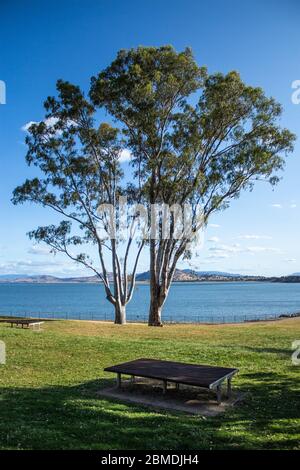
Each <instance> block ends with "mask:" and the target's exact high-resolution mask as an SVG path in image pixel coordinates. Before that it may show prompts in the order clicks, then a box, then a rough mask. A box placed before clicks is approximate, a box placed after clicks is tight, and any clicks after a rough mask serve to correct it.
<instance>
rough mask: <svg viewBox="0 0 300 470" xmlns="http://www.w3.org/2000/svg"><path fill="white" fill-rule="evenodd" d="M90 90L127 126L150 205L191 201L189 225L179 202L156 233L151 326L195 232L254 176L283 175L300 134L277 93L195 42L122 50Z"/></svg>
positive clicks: (272, 180)
mask: <svg viewBox="0 0 300 470" xmlns="http://www.w3.org/2000/svg"><path fill="white" fill-rule="evenodd" d="M90 96H91V98H92V101H93V103H94V104H95V105H96V106H100V107H104V108H106V110H107V111H108V112H109V113H110V114H111V115H112V116H113V117H114V118H115V119H116V120H118V121H119V122H120V123H121V124H122V125H123V128H124V133H125V135H126V137H127V139H128V146H129V147H130V148H131V150H132V154H133V164H134V166H135V168H136V169H137V171H138V172H139V176H140V178H141V179H142V186H143V191H144V198H145V200H146V201H147V202H148V203H149V205H151V206H152V205H154V204H161V203H164V204H167V205H172V204H179V205H180V206H181V207H182V206H183V205H184V204H187V203H188V204H189V205H190V207H191V216H190V217H191V228H190V229H189V230H188V233H186V232H185V231H183V232H182V234H181V236H180V237H179V236H178V233H177V232H178V227H177V223H176V220H177V219H176V218H175V217H174V212H172V211H171V212H170V215H169V226H170V234H169V237H168V238H166V237H164V236H162V230H160V229H159V230H157V231H156V236H154V237H151V236H150V240H149V244H150V294H151V295H150V297H151V300H150V310H149V325H161V324H162V319H161V312H162V307H163V305H164V302H165V300H166V298H167V295H168V292H169V289H170V286H171V282H172V279H173V275H174V272H175V268H176V264H177V262H178V260H179V259H180V258H181V257H190V256H191V255H192V251H191V238H193V236H196V235H197V232H198V231H199V230H200V228H201V226H203V225H205V224H206V223H207V221H208V218H209V217H210V215H211V214H212V213H213V212H215V211H218V210H221V209H225V208H226V207H228V205H229V203H230V201H231V200H232V199H233V198H237V197H238V196H239V195H240V193H241V191H243V190H246V189H252V187H253V183H254V181H255V180H257V179H264V180H266V181H269V182H270V183H271V184H273V185H274V184H276V183H277V181H278V177H277V176H276V174H277V171H278V170H281V169H282V168H283V165H284V156H285V155H286V154H287V153H288V152H291V151H292V149H293V142H294V138H295V137H294V136H293V134H291V133H290V132H289V131H288V130H287V129H282V128H280V127H279V125H278V119H279V117H280V115H281V112H282V109H281V106H280V105H279V104H278V103H277V102H276V101H275V100H274V99H273V98H267V97H266V96H265V94H264V92H263V91H262V89H261V88H254V87H251V86H247V85H246V84H244V83H243V81H242V80H241V78H240V76H239V74H238V73H237V72H230V73H228V74H227V75H223V74H215V75H208V74H207V71H206V69H205V68H203V67H198V65H197V64H196V62H195V60H194V58H193V55H192V52H191V50H190V49H186V50H185V51H183V52H180V53H177V52H176V51H175V50H174V49H173V48H172V47H171V46H163V47H159V48H155V47H139V48H137V49H131V50H128V51H125V50H122V51H120V52H119V53H118V56H117V58H116V60H115V61H114V62H113V63H112V64H111V65H110V66H109V67H108V68H107V69H106V70H104V71H103V72H101V73H100V74H99V75H98V76H97V77H94V78H93V79H92V87H91V94H90ZM199 205H201V207H202V209H201V211H200V212H201V217H202V218H201V221H202V222H200V223H199V220H200V219H199V210H198V209H197V208H199ZM159 227H161V225H159ZM157 234H158V236H157ZM191 235H192V236H191Z"/></svg>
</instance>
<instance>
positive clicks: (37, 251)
mask: <svg viewBox="0 0 300 470" xmlns="http://www.w3.org/2000/svg"><path fill="white" fill-rule="evenodd" d="M27 253H29V254H30V255H48V254H50V248H48V247H46V246H41V245H32V246H31V247H30V248H29V250H28V252H27Z"/></svg>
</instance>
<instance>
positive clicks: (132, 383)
mask: <svg viewBox="0 0 300 470" xmlns="http://www.w3.org/2000/svg"><path fill="white" fill-rule="evenodd" d="M130 382H131V385H134V382H135V377H134V375H132V376H131V378H130Z"/></svg>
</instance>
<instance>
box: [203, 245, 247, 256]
mask: <svg viewBox="0 0 300 470" xmlns="http://www.w3.org/2000/svg"><path fill="white" fill-rule="evenodd" d="M209 251H213V252H214V253H217V254H224V253H240V252H241V251H242V249H241V247H240V245H239V244H238V243H235V244H234V245H216V246H212V247H211V248H209Z"/></svg>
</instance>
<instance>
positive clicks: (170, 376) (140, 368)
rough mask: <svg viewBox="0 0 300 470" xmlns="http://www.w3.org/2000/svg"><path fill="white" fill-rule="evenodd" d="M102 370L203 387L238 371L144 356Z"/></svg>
mask: <svg viewBox="0 0 300 470" xmlns="http://www.w3.org/2000/svg"><path fill="white" fill-rule="evenodd" d="M104 370H105V371H107V372H116V373H120V374H126V375H136V376H139V377H147V378H151V379H159V380H167V381H169V382H177V383H182V384H185V385H196V386H199V387H205V388H210V386H212V385H213V384H214V383H215V382H217V381H219V380H221V379H223V378H226V377H227V376H230V375H231V374H232V375H233V374H235V373H236V372H238V369H231V368H228V367H215V366H207V365H198V364H184V363H182V362H173V361H160V360H157V359H144V358H142V359H136V360H135V361H130V362H124V363H122V364H117V365H115V366H111V367H106V368H105V369H104Z"/></svg>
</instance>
